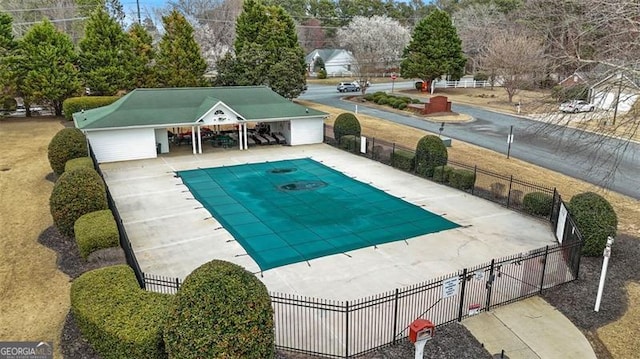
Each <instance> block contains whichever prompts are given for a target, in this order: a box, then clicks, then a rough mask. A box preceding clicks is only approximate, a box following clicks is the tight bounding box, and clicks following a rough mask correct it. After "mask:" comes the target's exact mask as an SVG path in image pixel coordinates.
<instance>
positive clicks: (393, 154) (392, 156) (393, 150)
mask: <svg viewBox="0 0 640 359" xmlns="http://www.w3.org/2000/svg"><path fill="white" fill-rule="evenodd" d="M395 164H396V143H395V142H394V143H393V146H392V147H391V167H395Z"/></svg>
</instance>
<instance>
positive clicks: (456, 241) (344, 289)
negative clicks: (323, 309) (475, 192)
mask: <svg viewBox="0 0 640 359" xmlns="http://www.w3.org/2000/svg"><path fill="white" fill-rule="evenodd" d="M304 157H310V158H312V159H314V160H316V161H318V162H321V163H323V164H325V165H327V166H329V167H332V168H334V169H336V170H338V171H340V172H343V173H345V174H347V175H349V176H351V177H354V178H355V179H357V180H359V181H361V182H365V183H369V184H370V185H372V186H374V187H376V188H379V189H381V190H384V191H386V192H387V193H389V194H391V195H393V196H395V197H399V198H403V199H404V200H405V201H407V202H410V203H413V204H415V205H418V206H423V207H424V208H425V209H427V210H429V211H431V212H433V213H436V214H439V215H442V216H443V217H445V218H447V219H449V220H451V221H453V222H455V223H458V224H460V225H461V226H462V227H459V228H456V229H452V230H447V231H442V232H438V233H432V234H428V235H423V236H419V237H414V238H412V239H409V240H406V241H397V242H392V243H387V244H382V245H378V246H377V248H372V247H369V248H362V249H358V250H354V251H350V252H348V253H345V254H336V255H332V256H327V257H322V258H317V259H313V260H311V261H309V262H308V263H307V262H300V263H295V264H290V265H287V266H283V267H278V268H274V269H270V270H268V271H265V272H263V273H262V276H261V275H260V269H259V268H258V266H257V264H256V263H255V262H254V261H253V260H252V259H251V257H249V256H248V255H246V252H245V251H244V249H243V248H242V246H240V244H239V243H238V242H236V241H235V240H234V239H233V237H232V236H231V235H230V234H229V232H227V231H226V230H225V229H224V228H221V225H220V223H219V222H217V221H216V220H215V219H214V218H212V217H211V215H210V214H209V212H208V211H207V210H205V209H204V208H203V207H202V205H201V204H200V203H199V202H197V201H195V200H194V199H193V196H192V195H191V193H190V192H189V191H188V189H187V188H186V186H184V185H183V184H182V182H181V180H180V179H179V178H176V177H175V175H174V172H175V171H179V170H188V169H195V168H207V167H218V166H225V165H238V164H245V163H255V162H265V161H276V160H283V159H295V158H304ZM101 169H102V171H103V173H104V177H105V180H106V182H107V184H108V186H109V188H110V191H111V194H112V195H113V198H114V200H115V202H116V205H117V208H118V211H119V212H120V216H121V217H122V220H123V222H124V225H125V228H126V229H127V234H128V236H129V239H130V241H131V244H132V246H133V249H134V251H135V253H136V257H137V259H138V262H139V264H140V267H141V268H142V270H143V271H144V272H146V273H150V274H156V275H162V276H167V277H179V278H181V279H184V278H185V277H186V276H187V275H188V274H189V273H190V272H191V271H193V270H194V269H195V268H197V267H198V266H200V265H201V264H204V263H206V262H208V261H210V260H212V259H222V260H226V261H230V262H233V263H236V264H239V265H241V266H243V267H244V268H246V269H247V270H249V271H251V272H254V273H257V275H258V277H259V278H260V279H261V280H262V281H263V282H264V283H265V285H266V286H267V288H268V289H269V290H270V291H272V292H279V293H290V294H297V295H302V296H309V297H318V298H325V299H336V300H353V299H357V298H362V297H365V296H370V295H373V294H377V293H381V292H386V291H389V290H393V289H395V288H400V287H404V286H407V285H411V284H415V283H419V282H422V281H425V280H428V279H431V278H434V277H436V276H441V275H445V274H449V273H453V272H456V271H458V270H460V269H462V268H465V267H470V266H473V265H478V264H481V263H485V262H487V261H490V260H491V259H492V258H499V257H503V256H507V255H511V254H518V253H523V252H528V251H530V250H532V249H537V248H540V247H544V246H545V245H552V244H554V243H555V237H554V236H553V233H552V231H551V229H550V225H549V223H548V222H545V221H543V220H537V219H534V218H531V217H528V216H525V215H522V214H520V213H517V212H514V211H511V210H509V209H506V208H504V207H501V206H499V205H497V204H494V203H491V202H489V201H486V200H483V199H480V198H477V197H474V196H472V195H470V194H468V193H465V192H461V191H458V190H455V189H452V188H449V187H446V186H442V185H439V184H437V183H434V182H430V181H427V180H424V179H421V178H419V177H416V176H413V175H410V174H407V173H404V172H402V171H399V170H396V169H394V168H391V167H389V166H386V165H384V164H381V163H378V162H375V161H371V160H368V159H366V158H362V157H358V156H355V155H352V154H349V153H346V152H344V151H341V150H338V149H335V148H333V147H331V146H329V145H324V144H318V145H309V146H296V147H282V146H274V147H255V148H251V149H249V150H246V151H238V150H226V151H223V152H214V153H206V154H202V155H192V154H188V155H178V156H162V157H159V158H156V159H150V160H140V161H128V162H117V163H107V164H102V165H101ZM354 215H356V214H354Z"/></svg>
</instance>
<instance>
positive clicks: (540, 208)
mask: <svg viewBox="0 0 640 359" xmlns="http://www.w3.org/2000/svg"><path fill="white" fill-rule="evenodd" d="M552 207H553V196H551V195H549V194H546V193H542V192H531V193H527V194H525V195H524V197H523V198H522V209H524V211H525V212H527V213H529V214H533V215H534V216H542V217H548V216H550V215H551V208H552Z"/></svg>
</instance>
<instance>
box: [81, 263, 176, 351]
mask: <svg viewBox="0 0 640 359" xmlns="http://www.w3.org/2000/svg"><path fill="white" fill-rule="evenodd" d="M171 299H172V297H171V296H170V295H168V294H160V293H153V292H147V291H144V290H142V289H140V286H139V285H138V281H137V280H136V277H135V275H134V274H133V270H131V268H129V266H127V265H117V266H111V267H105V268H100V269H95V270H92V271H90V272H86V273H84V274H83V275H81V276H80V277H78V278H77V279H75V280H74V281H73V284H72V285H71V311H72V313H73V317H74V318H75V320H76V323H77V325H78V328H79V329H80V332H82V337H83V338H84V339H86V340H87V341H88V342H89V343H90V344H91V346H92V347H93V348H94V349H95V350H96V351H97V352H98V353H99V354H100V357H101V358H104V359H112V358H113V359H119V358H166V357H167V354H166V352H165V350H164V341H163V340H162V332H163V329H164V323H165V318H166V317H167V313H168V312H169V304H170V302H171Z"/></svg>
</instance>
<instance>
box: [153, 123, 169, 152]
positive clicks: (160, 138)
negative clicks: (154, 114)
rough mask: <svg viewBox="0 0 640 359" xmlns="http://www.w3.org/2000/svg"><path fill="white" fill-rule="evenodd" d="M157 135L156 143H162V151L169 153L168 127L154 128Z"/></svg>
mask: <svg viewBox="0 0 640 359" xmlns="http://www.w3.org/2000/svg"><path fill="white" fill-rule="evenodd" d="M154 133H155V136H156V144H158V143H159V144H160V151H161V152H162V153H169V134H168V132H167V129H166V128H156V129H155V130H154Z"/></svg>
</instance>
